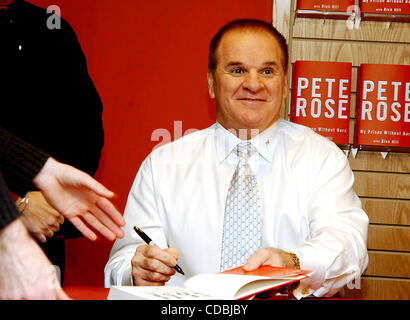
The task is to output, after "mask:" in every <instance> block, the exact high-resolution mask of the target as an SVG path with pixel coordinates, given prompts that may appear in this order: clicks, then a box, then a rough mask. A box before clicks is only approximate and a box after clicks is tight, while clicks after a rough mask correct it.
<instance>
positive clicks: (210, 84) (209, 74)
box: [206, 70, 215, 99]
mask: <svg viewBox="0 0 410 320" xmlns="http://www.w3.org/2000/svg"><path fill="white" fill-rule="evenodd" d="M206 79H207V80H208V92H209V96H210V97H211V98H212V99H215V78H214V75H213V73H212V71H211V70H208V72H207V74H206Z"/></svg>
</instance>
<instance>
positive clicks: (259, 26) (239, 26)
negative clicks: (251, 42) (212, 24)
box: [208, 19, 289, 72]
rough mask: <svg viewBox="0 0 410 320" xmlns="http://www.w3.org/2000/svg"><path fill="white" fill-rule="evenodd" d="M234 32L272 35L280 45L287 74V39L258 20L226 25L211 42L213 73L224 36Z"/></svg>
mask: <svg viewBox="0 0 410 320" xmlns="http://www.w3.org/2000/svg"><path fill="white" fill-rule="evenodd" d="M232 30H253V31H265V32H268V33H270V34H271V35H272V36H273V37H274V38H275V39H276V40H277V41H278V43H279V46H280V49H281V51H282V56H283V57H282V67H283V71H285V72H287V70H288V60H289V53H288V45H287V43H286V39H285V38H284V37H283V36H282V34H281V33H280V32H279V31H278V30H276V28H275V27H274V26H272V25H271V24H270V23H268V22H266V21H262V20H257V19H237V20H233V21H231V22H229V23H228V24H226V25H224V26H223V27H222V28H221V29H219V31H218V32H217V33H216V34H215V36H214V37H213V38H212V40H211V44H210V46H209V58H208V59H209V60H208V69H209V70H211V71H212V72H213V71H215V69H216V65H217V59H216V51H217V50H218V47H219V44H220V42H221V40H222V38H223V36H224V35H225V34H226V33H227V32H229V31H232Z"/></svg>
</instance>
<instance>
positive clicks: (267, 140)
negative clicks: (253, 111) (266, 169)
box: [215, 121, 278, 162]
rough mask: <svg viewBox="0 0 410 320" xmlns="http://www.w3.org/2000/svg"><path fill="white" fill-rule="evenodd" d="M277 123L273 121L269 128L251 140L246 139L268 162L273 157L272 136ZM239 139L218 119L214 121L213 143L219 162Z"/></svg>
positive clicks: (227, 154)
mask: <svg viewBox="0 0 410 320" xmlns="http://www.w3.org/2000/svg"><path fill="white" fill-rule="evenodd" d="M277 123H278V121H275V123H274V124H272V125H271V126H270V127H269V128H267V129H266V130H264V131H262V132H261V133H260V134H258V135H257V136H256V137H254V138H252V139H251V140H248V141H249V142H250V143H252V145H253V146H254V147H255V148H256V150H257V151H258V153H259V154H260V155H261V156H262V157H264V158H265V159H266V160H267V161H269V162H271V161H272V159H273V145H274V137H275V133H276V131H277V128H278V124H277ZM241 141H242V140H241V139H239V138H238V137H237V136H236V135H234V134H233V133H232V132H230V131H229V130H227V129H225V128H224V127H223V126H222V125H221V124H220V123H219V122H218V121H217V122H216V124H215V145H216V153H217V157H218V160H219V162H223V161H224V160H225V159H226V158H227V157H228V156H229V154H230V153H231V152H232V150H233V149H234V148H235V147H236V146H237V145H238V143H240V142H241Z"/></svg>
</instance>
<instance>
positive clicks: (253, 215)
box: [220, 142, 262, 271]
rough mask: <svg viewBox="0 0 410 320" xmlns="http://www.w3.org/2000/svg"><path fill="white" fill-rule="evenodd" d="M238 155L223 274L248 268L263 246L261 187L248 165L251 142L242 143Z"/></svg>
mask: <svg viewBox="0 0 410 320" xmlns="http://www.w3.org/2000/svg"><path fill="white" fill-rule="evenodd" d="M236 152H237V155H238V158H239V163H238V165H237V167H236V169H235V172H234V174H233V176H232V180H231V183H230V186H229V190H228V194H227V197H226V204H225V217H224V230H223V237H222V254H221V266H220V270H221V271H225V270H228V269H232V268H235V267H238V266H241V265H243V264H245V263H246V261H247V260H248V258H249V257H250V256H251V255H252V254H254V253H255V251H256V250H258V249H259V248H260V246H261V242H262V236H261V229H262V223H261V216H260V213H261V205H260V195H259V189H258V183H257V181H256V177H255V175H254V174H253V173H252V170H251V168H250V167H249V164H248V159H249V158H250V157H251V156H252V154H253V153H255V152H256V149H255V148H254V147H253V146H252V145H251V143H250V142H241V143H239V144H238V145H237V147H236Z"/></svg>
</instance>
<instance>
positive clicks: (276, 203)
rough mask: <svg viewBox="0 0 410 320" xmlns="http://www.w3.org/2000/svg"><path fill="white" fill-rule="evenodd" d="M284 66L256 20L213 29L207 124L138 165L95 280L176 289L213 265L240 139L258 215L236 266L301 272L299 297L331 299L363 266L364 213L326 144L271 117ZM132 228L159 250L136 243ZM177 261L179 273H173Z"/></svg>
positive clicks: (217, 261)
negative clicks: (211, 119)
mask: <svg viewBox="0 0 410 320" xmlns="http://www.w3.org/2000/svg"><path fill="white" fill-rule="evenodd" d="M287 65H288V52H287V45H286V41H285V40H284V38H283V37H282V35H280V33H278V32H277V31H276V29H274V28H273V27H272V26H271V25H270V24H268V23H266V22H262V21H258V20H236V21H234V22H231V23H229V24H228V25H226V26H224V27H223V28H222V29H221V30H220V31H219V32H218V33H217V34H216V35H215V37H214V39H213V40H212V42H211V46H210V55H209V70H208V74H207V79H208V87H209V94H210V96H211V97H212V98H215V99H216V108H217V109H216V110H217V112H216V120H217V122H216V123H215V124H214V125H212V126H211V127H209V128H207V129H204V130H201V131H198V132H195V133H192V134H189V135H187V136H185V137H183V138H181V139H179V140H176V141H174V142H172V143H169V144H167V145H164V146H162V147H160V148H157V149H156V150H154V151H153V152H152V153H151V154H150V155H149V156H148V157H147V158H146V159H145V161H144V162H143V163H142V165H141V167H140V170H139V171H138V174H137V176H136V178H135V180H134V183H133V185H132V188H131V191H130V194H129V197H128V202H127V205H126V208H125V213H124V218H125V220H126V226H125V227H124V231H125V237H124V238H123V239H118V240H116V242H115V243H114V246H113V248H112V250H111V253H110V258H109V261H108V262H107V265H106V268H105V285H106V286H110V285H164V284H165V283H166V284H167V285H182V284H183V282H184V281H185V280H186V279H187V277H189V276H192V275H194V274H199V273H216V272H219V271H221V270H223V268H222V264H221V261H222V258H223V257H222V256H223V254H222V249H223V248H222V247H223V242H224V241H225V240H224V239H223V237H224V232H225V231H224V221H225V218H224V217H225V214H226V213H225V205H226V204H227V202H228V201H227V195H228V192H230V183H231V179H232V177H233V174H234V172H235V168H236V166H237V164H238V162H239V158H238V153H237V152H235V150H236V148H237V145H238V144H239V143H240V142H241V141H247V142H250V144H251V145H252V147H253V148H254V149H256V152H255V153H254V154H253V155H251V156H250V158H249V159H248V160H247V163H248V165H249V167H250V169H249V170H250V171H251V172H252V174H253V175H254V177H256V183H257V185H258V188H259V196H258V197H259V198H260V199H259V201H260V206H259V208H260V212H259V217H260V221H261V224H260V225H261V228H260V230H259V233H260V240H259V241H260V242H259V244H260V246H259V249H258V248H256V249H255V252H254V253H252V254H250V255H249V257H246V259H247V260H245V262H246V263H245V268H246V269H248V270H251V269H255V268H257V267H259V266H261V265H272V266H284V267H300V268H302V269H307V270H312V271H313V272H314V273H313V275H312V276H311V277H310V278H309V279H307V280H305V281H303V282H302V286H300V293H299V295H300V296H302V295H307V294H310V293H313V294H314V295H316V296H331V295H334V294H335V293H337V292H338V291H339V290H340V289H341V288H343V287H344V286H345V285H346V284H347V283H349V282H350V281H353V280H355V279H358V278H359V277H360V275H361V274H362V273H363V271H364V270H365V268H366V266H367V263H368V256H367V250H366V239H367V227H368V218H367V215H366V214H365V212H364V211H363V210H362V209H361V203H360V200H359V199H358V197H357V195H356V194H355V192H354V191H353V189H352V186H353V180H354V177H353V173H352V171H351V169H350V167H349V163H348V161H347V159H346V156H345V155H344V154H343V152H341V150H339V148H338V147H337V146H336V145H335V144H333V143H332V142H330V141H328V140H327V139H326V138H323V137H321V136H320V135H318V134H316V133H314V132H313V131H312V130H310V129H308V128H306V127H303V126H300V125H296V124H293V123H290V122H288V121H285V120H283V119H279V113H280V108H281V104H282V100H283V99H284V98H285V97H286V95H287V93H288V85H287V83H288V81H287ZM133 226H138V227H140V228H141V229H142V230H144V231H145V232H146V233H147V234H148V235H149V237H150V238H151V239H153V240H154V242H155V243H156V244H157V245H158V247H156V246H148V245H146V244H145V243H144V242H143V241H142V240H141V238H140V237H139V236H138V235H137V234H136V233H135V232H134V230H133ZM160 248H161V249H160ZM176 263H178V265H179V266H180V267H181V268H182V269H183V270H184V272H185V276H183V275H181V274H179V273H175V270H174V269H173V268H172V267H173V266H175V264H176ZM302 289H303V292H302V291H301V290H302Z"/></svg>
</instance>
